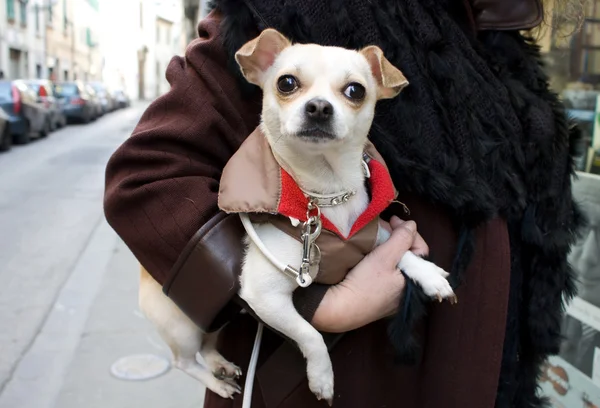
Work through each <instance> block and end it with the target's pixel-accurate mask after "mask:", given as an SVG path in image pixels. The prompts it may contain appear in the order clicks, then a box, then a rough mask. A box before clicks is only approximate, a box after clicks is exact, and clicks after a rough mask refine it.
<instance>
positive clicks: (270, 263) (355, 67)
mask: <svg viewBox="0 0 600 408" xmlns="http://www.w3.org/2000/svg"><path fill="white" fill-rule="evenodd" d="M236 60H237V62H238V64H239V65H240V67H241V69H242V73H243V74H244V76H245V77H246V79H247V80H248V81H249V82H251V83H253V84H256V85H258V86H260V87H261V88H262V89H263V110H262V124H261V130H262V132H263V133H264V137H263V136H262V134H259V136H256V135H255V134H253V136H251V138H249V139H252V140H251V141H247V142H245V144H246V148H244V145H243V146H242V148H240V150H241V151H242V153H240V154H237V153H236V155H237V157H239V156H240V155H244V154H246V155H247V157H246V159H244V160H245V161H244V160H241V161H240V160H239V159H236V161H235V162H236V163H237V164H238V166H237V167H235V166H233V165H232V166H233V167H234V168H230V167H232V166H229V164H228V167H227V168H226V169H225V171H224V173H223V178H222V186H221V191H220V197H219V205H220V207H221V208H222V209H223V210H225V211H228V212H239V213H246V212H252V211H258V212H263V213H267V214H272V213H273V212H279V213H280V214H283V215H284V216H285V217H286V218H283V217H281V215H280V216H279V217H280V219H281V218H283V219H284V220H288V221H287V223H288V224H289V225H290V228H291V229H294V228H297V229H298V231H300V234H301V235H303V236H302V237H301V238H300V239H299V238H298V237H294V236H291V235H290V234H289V233H286V232H284V230H283V229H282V228H281V227H277V226H276V225H274V224H273V223H270V222H266V223H265V222H250V221H249V219H248V218H247V217H246V216H245V215H243V214H242V220H243V221H244V225H245V227H246V229H247V231H248V232H249V236H250V238H247V239H246V243H247V246H248V249H247V252H246V256H245V261H244V264H243V268H242V274H241V277H240V283H241V287H240V292H239V294H240V297H241V298H242V299H244V300H245V301H246V302H247V303H248V305H249V306H250V307H251V308H252V309H253V311H254V312H255V313H256V315H257V316H259V317H260V318H261V319H262V321H263V322H264V323H265V324H267V325H268V326H270V327H272V328H273V329H275V330H277V331H278V332H280V333H282V334H284V335H286V336H287V337H289V338H290V339H292V340H294V341H295V342H296V343H297V345H298V347H299V348H300V350H301V352H302V353H303V355H304V357H305V358H306V360H307V376H308V382H309V387H310V389H311V391H312V392H313V393H314V394H315V395H316V396H317V398H319V399H325V400H326V401H328V402H329V403H330V404H331V403H332V401H333V395H334V394H333V369H332V364H331V360H330V358H329V354H328V351H327V347H326V345H325V343H324V341H323V338H322V336H321V335H320V333H319V332H318V331H317V330H316V329H315V328H314V327H313V326H311V325H310V323H308V322H307V321H306V320H304V319H303V318H302V317H301V316H300V315H299V314H298V312H297V311H296V309H295V308H294V305H293V303H292V293H293V292H294V291H295V290H296V289H298V286H307V285H308V284H310V282H311V281H312V280H313V279H315V278H317V279H318V277H317V274H318V273H319V260H320V255H321V252H323V253H325V252H324V251H322V249H323V248H321V249H319V247H318V246H317V245H316V244H317V243H318V242H319V241H315V240H316V239H318V238H317V237H318V236H319V234H320V233H321V231H323V234H326V233H327V234H330V235H331V236H333V235H338V236H339V237H340V239H341V240H342V241H344V240H346V239H349V238H350V237H351V236H352V235H354V234H355V233H356V225H357V224H360V223H361V222H362V224H363V225H366V224H369V225H371V224H370V222H371V221H374V222H375V229H374V231H375V234H374V238H373V243H374V244H375V245H379V244H381V243H383V242H385V241H386V240H387V239H388V238H389V232H387V230H385V229H384V228H382V227H379V228H377V223H378V217H377V216H378V213H377V214H371V216H370V218H369V219H363V218H365V217H363V214H365V213H368V212H369V210H368V208H370V204H371V203H373V202H374V201H377V200H380V196H381V194H383V193H381V191H382V188H380V187H377V186H374V185H371V186H370V187H369V185H368V184H367V182H368V181H369V180H367V179H369V178H376V177H375V176H376V174H375V173H377V172H379V173H377V174H379V175H377V178H379V179H382V180H383V181H382V182H381V183H384V184H385V183H388V184H385V185H386V186H388V185H389V186H391V181H387V180H389V174H387V169H385V165H384V164H381V163H379V162H381V159H380V157H375V156H373V155H365V151H366V150H368V149H366V146H368V145H370V144H369V142H368V132H369V129H370V127H371V122H372V120H373V116H374V111H375V104H376V102H377V100H379V99H385V98H392V97H395V96H396V95H397V94H398V93H399V92H400V90H401V89H402V88H403V87H404V86H406V85H407V83H408V82H407V81H406V79H405V77H404V76H403V75H402V73H401V72H400V71H399V70H398V69H397V68H395V67H394V66H392V65H391V64H390V63H389V62H388V61H387V60H386V59H385V58H384V56H383V53H382V52H381V50H380V49H379V48H377V47H375V46H370V47H367V48H365V49H363V50H361V51H358V52H357V51H351V50H347V49H343V48H337V47H322V46H318V45H314V44H308V45H298V44H296V45H292V44H291V43H290V41H289V40H287V39H286V38H285V37H284V36H283V35H281V34H280V33H279V32H277V31H275V30H272V29H268V30H265V31H263V32H262V33H261V35H260V36H259V37H258V38H256V39H254V40H253V41H251V42H249V43H248V44H246V45H244V47H242V48H241V49H240V50H239V51H238V53H237V54H236ZM263 142H264V143H263ZM247 143H254V144H253V145H252V148H251V149H250V148H249V147H248V146H249V145H248V144H247ZM261 143H262V145H261ZM257 146H258V150H261V151H260V152H259V153H257ZM260 146H263V147H264V146H266V148H260ZM243 152H246V153H243ZM265 152H267V154H268V155H269V158H267V159H262V158H261V157H262V156H261V155H263V154H265ZM253 155H255V156H253ZM234 157H235V156H234ZM373 159H374V160H373ZM232 161H234V160H233V159H232ZM250 162H256V163H254V165H251V163H250ZM240 163H242V165H243V166H247V167H246V168H245V170H247V171H244V172H240V169H239V165H240ZM378 163H379V164H378ZM252 166H254V167H259V168H261V169H262V170H261V171H262V173H261V172H260V171H259V173H260V174H262V175H263V176H264V177H265V178H267V179H272V180H275V182H277V183H279V184H277V185H276V186H275V188H274V189H271V187H270V185H268V180H267V181H266V182H262V181H260V180H256V179H254V180H253V183H252V185H247V182H248V181H249V180H251V179H252V175H255V174H259V173H256V172H253V170H251V169H250V167H252ZM381 169H384V170H385V172H384V173H385V177H383V178H382V176H380V174H381V173H382V172H381ZM235 171H237V172H238V173H237V178H236V177H234V176H232V175H231V174H232V172H235ZM374 172H375V173H374ZM241 173H246V174H241ZM372 175H373V177H372ZM290 177H291V178H290ZM224 180H227V181H224ZM236 180H237V181H236ZM240 180H241V181H240ZM290 180H292V184H294V185H295V186H297V187H294V186H292V187H290V186H289V185H288V184H290ZM244 183H246V184H244ZM286 183H287V184H286ZM283 184H286V186H287V187H286V186H284V187H283V188H282V187H281V185H283ZM264 185H266V187H265V186H264ZM389 189H393V186H392V187H389ZM241 190H245V191H241ZM383 190H385V188H383ZM273 191H274V192H275V195H273V196H271V192H273ZM386 191H387V190H386ZM299 192H302V193H299ZM253 194H254V195H255V196H257V197H258V198H257V200H258V202H259V203H258V204H256V206H254V207H252V205H250V206H248V205H247V206H246V207H243V208H242V207H240V206H237V207H236V203H239V202H248V201H252V200H251V199H250V200H248V199H247V196H248V195H253ZM261 194H262V195H261ZM294 194H296V196H294ZM298 194H300V195H299V196H298ZM284 195H285V196H286V197H283V196H284ZM232 197H233V198H232ZM282 197H283V198H282ZM290 197H292V198H290ZM294 197H295V198H294ZM298 197H299V198H298ZM383 197H384V199H385V202H383V206H382V203H379V206H380V207H381V208H380V210H381V209H383V208H385V207H386V206H387V205H389V203H390V201H391V200H393V198H394V197H395V195H392V196H389V195H385V194H384V195H383ZM238 199H239V200H238ZM236 200H237V201H236ZM269 200H271V201H272V202H273V203H272V204H273V205H272V207H273V208H271V207H269V206H270V205H271V204H269ZM286 200H287V201H286ZM293 200H296V201H295V203H296V204H297V202H301V205H300V210H301V211H299V212H298V211H296V212H294V210H293V209H292V210H290V208H291V207H290V206H289V205H288V207H286V208H287V210H286V209H282V207H283V206H285V205H287V204H286V202H290V201H293ZM303 200H306V201H303ZM255 201H256V200H255ZM265 203H266V204H265ZM302 203H304V204H302ZM302 206H304V207H302ZM274 217H277V216H274ZM361 220H362V221H361ZM253 221H255V220H254V219H253ZM363 221H364V222H363ZM326 230H328V231H327V232H325V231H326ZM331 231H333V232H331ZM375 241H376V242H375ZM398 267H399V268H400V269H401V270H402V271H404V273H405V274H406V276H408V277H409V278H410V279H412V280H414V281H415V282H416V283H417V284H418V285H419V286H421V288H422V289H423V291H424V292H425V294H427V295H428V296H431V297H432V298H438V299H440V300H441V299H442V298H446V299H450V300H455V296H454V293H453V291H452V288H451V287H450V285H449V283H448V281H447V280H446V277H447V276H448V274H447V273H446V272H445V271H443V270H442V269H441V268H438V267H437V266H436V265H434V264H433V263H431V262H428V261H426V260H424V259H422V258H420V257H419V256H417V255H415V254H413V253H411V252H408V253H406V255H404V257H403V258H402V260H401V262H400V264H399V265H398ZM299 290H302V289H299ZM140 305H141V308H142V310H143V311H144V313H145V314H146V316H147V317H148V318H149V319H150V320H151V321H153V322H154V324H156V326H157V328H158V330H159V332H160V334H161V335H162V337H163V338H164V340H165V341H166V342H167V344H168V345H169V347H170V348H171V350H172V352H173V355H174V365H175V366H176V367H178V368H180V369H181V370H183V371H185V372H186V373H188V374H189V375H191V376H192V377H194V378H196V379H198V380H200V381H201V382H202V383H204V384H205V385H206V386H207V387H208V388H210V389H211V390H212V391H214V392H216V393H217V394H219V395H221V396H222V397H232V396H233V395H234V394H235V393H238V392H240V388H239V386H238V385H237V384H236V383H235V379H236V378H238V377H239V376H240V375H241V371H240V369H239V368H238V367H237V366H235V365H234V364H232V363H230V362H228V361H226V360H225V359H224V358H223V357H222V356H221V355H220V354H219V353H218V351H217V350H216V348H215V344H216V338H217V336H218V334H215V333H213V334H203V333H202V332H201V330H200V329H199V328H198V327H197V326H195V325H194V324H193V323H192V321H191V320H190V319H188V318H187V317H186V316H185V315H184V314H183V313H182V312H181V311H180V310H179V309H178V308H177V307H176V306H175V305H174V304H173V303H172V302H171V300H170V299H168V298H167V297H166V296H165V295H164V294H163V293H162V290H161V287H160V285H158V284H157V283H156V282H155V281H154V280H153V279H152V278H151V277H150V276H149V275H147V273H145V272H144V273H143V274H142V280H141V284H140ZM197 352H199V353H200V355H201V356H202V358H203V360H204V365H201V364H199V363H198V362H197V361H196V357H195V356H196V353H197Z"/></svg>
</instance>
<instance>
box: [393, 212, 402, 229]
mask: <svg viewBox="0 0 600 408" xmlns="http://www.w3.org/2000/svg"><path fill="white" fill-rule="evenodd" d="M402 224H404V220H401V219H400V218H399V217H398V216H396V215H392V218H390V225H391V226H392V228H398V227H399V226H401V225H402Z"/></svg>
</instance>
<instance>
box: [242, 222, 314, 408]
mask: <svg viewBox="0 0 600 408" xmlns="http://www.w3.org/2000/svg"><path fill="white" fill-rule="evenodd" d="M239 216H240V219H241V220H242V225H243V226H244V229H245V230H246V233H247V234H248V237H249V238H250V239H251V240H252V242H254V244H255V245H256V246H257V247H258V249H259V250H260V252H262V253H263V255H264V256H265V257H266V258H267V259H268V260H269V262H271V263H272V264H273V265H274V266H275V267H276V268H277V269H279V270H280V271H281V272H283V273H285V274H286V275H288V276H290V277H291V278H292V279H295V280H296V282H298V284H299V285H300V286H302V287H307V286H309V285H310V284H311V283H312V277H311V276H310V275H309V274H308V273H306V274H300V273H299V272H298V271H297V270H296V269H294V268H293V267H291V266H289V265H285V264H284V263H282V262H280V261H278V260H277V258H275V256H274V255H273V254H272V253H271V251H269V250H268V248H267V247H266V246H265V244H264V242H262V240H261V239H260V237H259V236H258V234H257V233H256V230H255V229H254V226H253V225H252V222H251V221H250V218H249V217H248V214H245V213H240V214H239ZM263 329H264V325H263V324H262V323H260V322H259V323H258V328H257V330H256V337H255V339H254V347H253V348H252V355H251V356H250V363H249V364H248V372H247V373H246V381H245V382H244V399H243V401H242V408H250V407H251V405H252V388H253V386H254V376H255V374H256V366H257V364H258V354H259V352H260V343H261V341H262V334H263Z"/></svg>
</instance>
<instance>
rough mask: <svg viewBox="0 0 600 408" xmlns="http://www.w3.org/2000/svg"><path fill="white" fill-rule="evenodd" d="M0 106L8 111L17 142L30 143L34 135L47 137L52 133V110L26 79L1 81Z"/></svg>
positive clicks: (11, 128) (13, 134) (11, 130)
mask: <svg viewBox="0 0 600 408" xmlns="http://www.w3.org/2000/svg"><path fill="white" fill-rule="evenodd" d="M0 108H3V109H4V110H5V111H6V113H8V116H9V122H10V132H11V134H12V136H13V140H14V141H15V142H16V143H21V144H24V143H28V142H29V140H30V139H31V137H32V136H38V137H45V136H47V135H48V134H49V133H50V130H51V127H52V125H51V118H50V112H49V111H48V109H46V108H44V105H43V104H42V103H40V102H38V97H37V95H36V93H35V92H34V91H33V90H32V89H31V88H30V87H29V86H27V84H26V83H25V82H24V81H22V80H15V81H0Z"/></svg>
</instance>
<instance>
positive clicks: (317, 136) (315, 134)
mask: <svg viewBox="0 0 600 408" xmlns="http://www.w3.org/2000/svg"><path fill="white" fill-rule="evenodd" d="M296 136H298V137H299V138H301V139H304V140H307V141H310V142H313V143H318V142H324V141H327V140H335V139H337V136H336V135H334V134H333V133H331V132H328V131H326V130H323V129H320V128H309V129H302V130H301V131H299V132H298V133H296Z"/></svg>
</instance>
